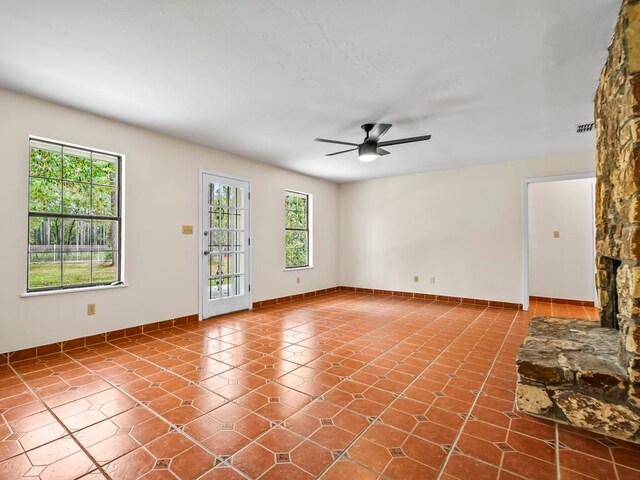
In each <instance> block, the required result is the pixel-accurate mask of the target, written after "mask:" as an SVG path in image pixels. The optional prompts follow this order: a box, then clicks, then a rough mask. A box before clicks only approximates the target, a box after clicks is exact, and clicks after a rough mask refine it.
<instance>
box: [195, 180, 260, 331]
mask: <svg viewBox="0 0 640 480" xmlns="http://www.w3.org/2000/svg"><path fill="white" fill-rule="evenodd" d="M249 197H250V196H249V182H247V181H245V180H239V179H235V178H227V177H223V176H219V175H214V174H210V173H206V172H202V173H201V197H200V211H201V219H200V226H201V228H200V235H201V242H200V245H201V251H200V256H201V269H200V272H201V275H200V298H201V307H200V308H201V316H202V318H209V317H212V316H215V315H222V314H224V313H229V312H235V311H238V310H246V309H248V308H250V307H251V294H250V290H251V286H250V278H249V273H250V272H249V266H250V262H249V253H250V252H249V245H250V239H249Z"/></svg>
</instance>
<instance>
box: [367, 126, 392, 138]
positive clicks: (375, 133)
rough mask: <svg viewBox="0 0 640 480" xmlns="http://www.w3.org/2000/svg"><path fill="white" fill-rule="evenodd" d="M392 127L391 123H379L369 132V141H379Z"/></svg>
mask: <svg viewBox="0 0 640 480" xmlns="http://www.w3.org/2000/svg"><path fill="white" fill-rule="evenodd" d="M391 127H392V125H391V124H390V123H378V124H376V125H375V126H374V127H373V128H372V129H371V131H370V132H369V138H368V139H367V141H373V142H377V141H378V140H379V139H380V137H381V136H383V135H384V134H385V133H387V130H389V129H390V128H391Z"/></svg>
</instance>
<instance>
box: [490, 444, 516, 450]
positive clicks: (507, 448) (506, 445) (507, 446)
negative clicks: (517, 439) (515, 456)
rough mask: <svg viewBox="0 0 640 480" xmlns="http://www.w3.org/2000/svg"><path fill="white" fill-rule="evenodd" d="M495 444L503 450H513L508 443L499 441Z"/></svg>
mask: <svg viewBox="0 0 640 480" xmlns="http://www.w3.org/2000/svg"><path fill="white" fill-rule="evenodd" d="M495 445H496V447H498V448H499V449H500V450H502V451H503V452H515V449H514V448H513V447H512V446H511V445H509V444H508V443H504V442H499V443H496V444H495Z"/></svg>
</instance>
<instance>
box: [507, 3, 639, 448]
mask: <svg viewBox="0 0 640 480" xmlns="http://www.w3.org/2000/svg"><path fill="white" fill-rule="evenodd" d="M595 116H596V131H597V161H596V173H597V183H596V230H597V233H596V257H597V258H596V264H597V273H596V285H597V291H598V300H599V303H600V323H599V324H598V323H597V322H593V321H585V320H575V319H560V318H553V317H543V318H535V319H533V320H532V322H531V330H530V334H529V336H528V337H527V339H526V340H525V343H524V344H523V346H522V348H521V349H520V352H519V354H518V361H517V363H518V387H517V394H516V403H517V406H518V408H519V409H520V410H522V411H524V412H527V413H530V414H532V415H537V416H541V417H544V418H548V419H552V420H554V421H557V422H561V423H566V424H570V425H574V426H578V427H582V428H586V429H589V430H592V431H594V432H597V433H601V434H605V435H611V436H614V437H618V438H622V439H625V440H629V441H633V442H636V443H640V0H625V1H623V4H622V8H621V11H620V15H619V18H618V21H617V23H616V27H615V33H614V36H613V39H612V43H611V46H610V47H609V56H608V59H607V62H606V64H605V66H604V68H603V70H602V74H601V76H600V83H599V86H598V91H597V94H596V106H595Z"/></svg>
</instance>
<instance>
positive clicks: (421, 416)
mask: <svg viewBox="0 0 640 480" xmlns="http://www.w3.org/2000/svg"><path fill="white" fill-rule="evenodd" d="M413 418H415V419H416V420H417V421H419V422H428V421H429V419H428V418H427V417H426V416H424V415H416V416H415V417H413Z"/></svg>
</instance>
